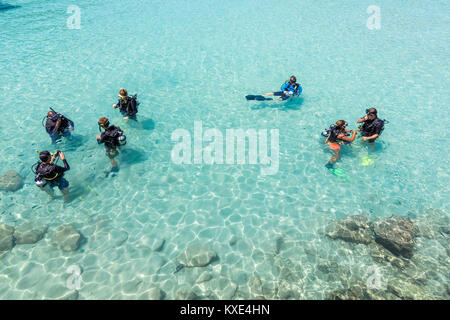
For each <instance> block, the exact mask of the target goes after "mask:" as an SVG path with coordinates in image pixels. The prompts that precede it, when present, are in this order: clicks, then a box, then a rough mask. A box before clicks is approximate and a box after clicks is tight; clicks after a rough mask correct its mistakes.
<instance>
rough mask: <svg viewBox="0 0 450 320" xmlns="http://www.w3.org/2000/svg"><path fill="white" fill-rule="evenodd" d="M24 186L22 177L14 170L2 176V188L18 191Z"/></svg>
mask: <svg viewBox="0 0 450 320" xmlns="http://www.w3.org/2000/svg"><path fill="white" fill-rule="evenodd" d="M21 186H22V177H21V176H20V175H19V174H18V173H17V172H16V171H14V170H9V171H8V172H6V173H5V174H4V175H2V176H0V190H5V191H16V190H19V189H20V187H21Z"/></svg>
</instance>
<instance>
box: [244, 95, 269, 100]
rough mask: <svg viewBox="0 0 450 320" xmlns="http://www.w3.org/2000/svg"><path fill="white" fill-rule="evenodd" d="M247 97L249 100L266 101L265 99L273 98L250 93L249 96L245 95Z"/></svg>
mask: <svg viewBox="0 0 450 320" xmlns="http://www.w3.org/2000/svg"><path fill="white" fill-rule="evenodd" d="M245 99H247V100H257V101H265V100H272V98H266V97H264V96H261V95H256V96H255V95H248V96H245Z"/></svg>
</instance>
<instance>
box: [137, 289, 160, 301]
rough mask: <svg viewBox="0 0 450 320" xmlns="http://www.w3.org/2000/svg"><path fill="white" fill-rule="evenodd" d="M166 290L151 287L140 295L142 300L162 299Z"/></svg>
mask: <svg viewBox="0 0 450 320" xmlns="http://www.w3.org/2000/svg"><path fill="white" fill-rule="evenodd" d="M163 298H164V292H163V291H162V290H161V289H159V288H150V289H148V290H147V291H145V292H144V293H143V294H141V295H140V297H139V299H140V300H162V299H163Z"/></svg>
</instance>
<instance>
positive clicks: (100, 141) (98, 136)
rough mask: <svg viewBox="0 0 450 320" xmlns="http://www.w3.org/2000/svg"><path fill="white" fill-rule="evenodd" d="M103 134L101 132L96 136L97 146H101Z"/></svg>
mask: <svg viewBox="0 0 450 320" xmlns="http://www.w3.org/2000/svg"><path fill="white" fill-rule="evenodd" d="M104 136H105V135H104V132H102V134H98V135H97V143H98V144H102V143H103V137H104Z"/></svg>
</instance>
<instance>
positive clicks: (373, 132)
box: [357, 108, 384, 142]
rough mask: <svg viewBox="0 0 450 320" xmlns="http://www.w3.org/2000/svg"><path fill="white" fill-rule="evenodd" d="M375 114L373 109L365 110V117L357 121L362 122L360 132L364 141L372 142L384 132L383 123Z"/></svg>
mask: <svg viewBox="0 0 450 320" xmlns="http://www.w3.org/2000/svg"><path fill="white" fill-rule="evenodd" d="M377 113H378V112H377V109H375V108H370V109H367V110H366V116H365V117H362V118H359V119H358V121H357V122H358V123H361V122H363V125H362V126H361V127H360V131H361V134H362V136H363V137H362V139H363V140H364V141H368V142H374V141H375V140H376V139H377V138H378V137H379V136H380V134H381V132H383V130H384V121H383V120H381V119H379V118H378V116H377Z"/></svg>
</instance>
